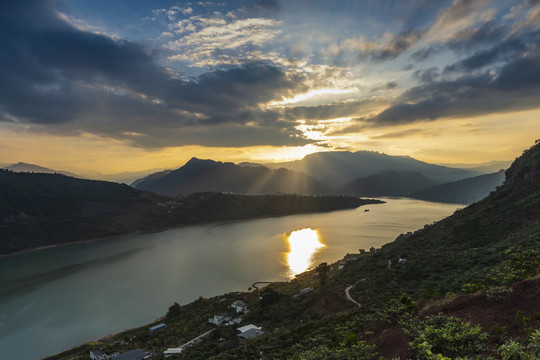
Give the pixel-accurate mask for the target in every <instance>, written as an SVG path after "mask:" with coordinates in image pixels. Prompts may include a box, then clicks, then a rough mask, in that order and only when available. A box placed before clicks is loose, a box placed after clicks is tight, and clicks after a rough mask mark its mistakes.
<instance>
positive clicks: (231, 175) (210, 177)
mask: <svg viewBox="0 0 540 360" xmlns="http://www.w3.org/2000/svg"><path fill="white" fill-rule="evenodd" d="M133 185H134V186H135V187H136V188H137V189H140V190H146V191H151V192H154V193H156V194H161V195H168V196H176V195H181V194H183V195H187V194H191V193H195V192H201V191H217V192H232V193H239V194H264V193H277V192H280V193H297V194H327V193H329V192H330V190H329V189H328V187H326V186H324V185H323V184H321V183H320V182H318V181H317V180H315V179H313V178H311V177H309V176H307V175H306V174H304V173H301V172H296V171H290V170H286V169H276V170H270V169H268V168H266V167H264V166H238V165H235V164H233V163H222V162H218V161H213V160H200V159H197V158H192V159H191V160H189V161H188V162H187V163H186V164H185V165H184V166H182V167H181V168H179V169H176V170H174V171H171V172H170V173H166V172H162V173H157V174H152V175H149V176H148V177H146V178H144V179H141V180H137V181H135V182H134V183H133Z"/></svg>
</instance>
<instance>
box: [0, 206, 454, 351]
mask: <svg viewBox="0 0 540 360" xmlns="http://www.w3.org/2000/svg"><path fill="white" fill-rule="evenodd" d="M382 200H384V201H386V203H385V204H378V205H368V206H364V207H360V208H357V209H354V210H343V211H334V212H328V213H320V214H301V215H291V216H285V217H276V218H264V219H257V220H248V221H240V222H229V223H219V224H210V225H201V226H189V227H183V228H177V229H172V230H168V231H165V232H161V233H154V234H141V235H131V236H125V237H120V238H117V239H114V240H106V241H95V242H89V243H80V244H73V245H69V246H61V247H56V248H49V249H44V250H39V251H33V252H28V253H24V254H19V255H14V256H8V257H3V258H0V349H1V356H2V358H3V359H10V360H34V359H39V358H42V357H45V356H48V355H52V354H55V353H57V352H60V351H62V350H64V349H67V348H70V347H72V346H75V345H78V344H80V343H83V342H85V341H88V340H91V339H97V338H99V337H102V336H104V335H106V334H109V333H113V332H117V331H120V330H123V329H127V328H131V327H136V326H141V325H144V324H146V323H149V322H152V321H153V320H154V319H156V318H157V317H160V316H163V315H164V314H165V312H166V311H167V308H168V307H169V306H170V305H171V304H172V303H173V302H178V303H180V304H186V303H189V302H191V301H193V300H195V299H197V298H198V297H199V296H204V297H210V296H215V295H219V294H222V293H226V292H230V291H237V290H241V291H246V290H247V289H248V287H249V286H250V284H251V283H253V282H255V281H276V280H286V279H287V278H289V277H291V276H292V275H293V274H294V273H295V272H300V271H303V269H304V268H305V267H309V266H314V265H317V264H318V263H320V262H323V261H326V262H329V263H330V262H334V261H337V260H339V259H341V258H342V257H343V256H344V255H345V254H346V253H355V252H358V249H359V248H364V249H368V248H370V247H371V246H374V247H380V246H381V245H383V244H385V243H387V242H390V241H392V240H393V239H395V238H396V236H398V235H399V234H400V233H405V232H407V231H414V230H416V229H418V228H421V227H423V226H424V225H425V224H427V223H431V222H433V221H437V220H440V219H442V218H443V217H445V216H448V215H450V214H452V213H453V212H454V211H455V210H456V209H457V208H458V207H459V206H460V205H453V204H440V203H433V202H426V201H421V200H414V199H408V198H400V199H396V198H390V199H387V198H384V199H382ZM366 209H367V210H369V211H365V210H366ZM301 230H304V231H301ZM291 234H292V236H291ZM314 237H315V238H314ZM289 240H290V241H289ZM302 244H304V245H302ZM293 259H296V260H293Z"/></svg>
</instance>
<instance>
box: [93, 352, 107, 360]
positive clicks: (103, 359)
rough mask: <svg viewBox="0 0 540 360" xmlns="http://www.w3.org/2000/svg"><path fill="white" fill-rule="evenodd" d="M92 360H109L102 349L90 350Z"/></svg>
mask: <svg viewBox="0 0 540 360" xmlns="http://www.w3.org/2000/svg"><path fill="white" fill-rule="evenodd" d="M90 359H92V360H107V359H108V356H107V354H105V352H104V351H103V350H101V349H95V350H90Z"/></svg>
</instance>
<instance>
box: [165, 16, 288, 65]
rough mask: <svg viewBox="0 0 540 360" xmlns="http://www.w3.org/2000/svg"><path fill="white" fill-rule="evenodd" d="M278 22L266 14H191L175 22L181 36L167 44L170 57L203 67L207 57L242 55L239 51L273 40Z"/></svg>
mask: <svg viewBox="0 0 540 360" xmlns="http://www.w3.org/2000/svg"><path fill="white" fill-rule="evenodd" d="M277 25H279V22H278V21H276V20H273V19H266V18H246V19H230V18H227V17H215V18H205V17H201V16H192V17H190V18H189V19H184V20H182V21H179V22H177V23H176V24H175V27H176V32H177V33H178V34H180V35H181V36H180V37H179V38H178V39H176V40H171V41H169V42H168V43H167V44H166V47H167V48H168V49H169V50H171V51H172V52H174V54H173V55H171V56H169V59H170V60H178V61H184V62H188V63H189V64H190V66H194V67H202V66H206V65H208V62H207V61H206V60H208V59H212V60H213V61H214V62H217V63H218V64H219V61H217V60H218V59H219V56H220V55H221V56H223V55H225V56H232V57H235V58H241V57H242V51H250V50H253V48H254V47H255V48H256V47H261V46H263V45H265V44H266V43H268V42H269V41H271V40H273V39H274V38H275V37H276V36H277V35H278V34H279V33H280V30H279V29H278V28H277Z"/></svg>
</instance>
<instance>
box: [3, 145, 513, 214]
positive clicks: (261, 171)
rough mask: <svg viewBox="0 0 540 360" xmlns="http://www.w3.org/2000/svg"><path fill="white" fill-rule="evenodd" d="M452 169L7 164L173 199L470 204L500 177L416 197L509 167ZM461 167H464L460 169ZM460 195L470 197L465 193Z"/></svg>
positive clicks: (336, 155)
mask: <svg viewBox="0 0 540 360" xmlns="http://www.w3.org/2000/svg"><path fill="white" fill-rule="evenodd" d="M448 165H449V166H441V165H434V164H429V163H426V162H422V161H419V160H416V159H413V158H411V157H408V156H392V155H387V154H383V153H378V152H372V151H357V152H347V151H330V152H320V153H313V154H310V155H307V156H305V157H304V158H303V159H301V160H295V161H289V162H282V163H271V164H264V165H263V164H257V163H248V162H246V163H240V164H238V165H236V164H233V163H227V162H220V161H213V160H201V159H197V158H192V159H191V160H190V161H188V162H187V163H186V164H185V165H183V166H181V167H180V168H178V169H175V170H172V169H170V170H162V169H154V170H146V171H133V172H123V173H117V174H108V175H104V174H101V173H98V172H95V171H90V170H85V169H78V170H77V171H76V172H77V174H75V173H72V172H66V171H58V170H54V169H50V168H46V167H42V166H39V165H33V164H28V163H22V162H20V163H17V164H4V166H3V167H4V168H6V169H9V170H12V171H16V172H33V173H60V174H64V175H67V176H72V177H78V178H91V179H98V180H109V181H115V182H120V183H126V184H128V183H131V186H132V187H135V188H137V189H141V190H147V191H151V192H154V193H156V194H161V195H167V196H176V195H181V194H182V195H187V194H190V193H194V192H201V191H218V192H231V193H238V194H267V193H296V194H351V195H357V196H412V194H413V193H414V194H415V195H414V196H418V197H419V198H424V197H425V196H427V195H426V194H428V193H431V194H432V195H429V198H430V199H431V200H433V201H444V202H448V201H456V202H460V203H468V202H470V200H471V199H474V200H478V199H481V198H482V197H484V196H485V195H486V194H487V193H489V191H492V190H494V188H495V186H496V184H495V183H494V182H493V179H494V176H491V177H479V178H478V179H476V180H474V181H473V183H474V184H476V185H474V186H472V185H471V186H459V185H452V186H453V187H454V190H452V191H453V194H454V195H452V196H450V195H445V194H446V193H447V191H449V190H447V189H448V188H447V187H446V188H441V189H442V191H443V192H442V193H437V190H433V189H432V190H426V192H421V193H418V194H416V193H417V192H418V191H422V190H424V189H425V188H429V187H432V186H438V185H442V184H445V183H449V182H455V181H460V180H463V179H466V178H473V177H475V176H479V175H480V174H484V173H485V172H487V171H488V170H491V169H493V168H497V169H499V168H501V167H507V166H508V165H509V163H508V162H502V161H497V162H496V161H494V162H490V163H484V164H448ZM458 165H459V166H462V167H463V168H456V166H458ZM464 167H468V169H464ZM155 170H158V171H157V172H156V171H155ZM79 174H82V176H81V175H79ZM141 176H143V177H141ZM494 184H495V185H494ZM467 189H468V190H467ZM430 191H431V192H430ZM460 191H465V192H466V193H463V194H460ZM448 194H450V193H448ZM426 199H427V198H426Z"/></svg>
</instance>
